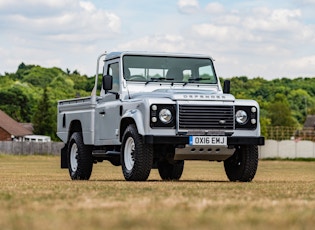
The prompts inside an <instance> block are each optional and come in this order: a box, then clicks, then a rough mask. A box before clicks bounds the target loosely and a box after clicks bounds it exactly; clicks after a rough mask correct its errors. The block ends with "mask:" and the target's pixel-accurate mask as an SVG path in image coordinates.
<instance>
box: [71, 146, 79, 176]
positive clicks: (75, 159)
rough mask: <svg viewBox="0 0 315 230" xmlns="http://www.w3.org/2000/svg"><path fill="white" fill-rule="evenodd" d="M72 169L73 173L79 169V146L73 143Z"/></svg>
mask: <svg viewBox="0 0 315 230" xmlns="http://www.w3.org/2000/svg"><path fill="white" fill-rule="evenodd" d="M70 167H71V170H72V171H73V172H75V171H77V169H78V146H77V144H76V143H73V145H72V146H71V150H70Z"/></svg>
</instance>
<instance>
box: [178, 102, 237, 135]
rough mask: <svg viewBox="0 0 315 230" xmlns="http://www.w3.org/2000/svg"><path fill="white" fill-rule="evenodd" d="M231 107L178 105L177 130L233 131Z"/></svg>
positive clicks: (232, 110) (232, 111)
mask: <svg viewBox="0 0 315 230" xmlns="http://www.w3.org/2000/svg"><path fill="white" fill-rule="evenodd" d="M233 127H234V108H233V106H218V105H217V106H205V105H179V129H180V130H182V129H186V130H188V129H194V130H195V129H197V130H200V129H202V130H233Z"/></svg>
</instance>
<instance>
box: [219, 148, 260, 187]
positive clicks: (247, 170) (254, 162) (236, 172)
mask: <svg viewBox="0 0 315 230" xmlns="http://www.w3.org/2000/svg"><path fill="white" fill-rule="evenodd" d="M257 167H258V147H257V145H244V146H238V147H237V148H236V151H235V153H234V154H233V155H232V156H231V157H230V158H228V159H227V160H225V161H224V168H225V172H226V175H227V177H228V178H229V180H230V181H241V182H250V181H252V179H254V176H255V174H256V171H257Z"/></svg>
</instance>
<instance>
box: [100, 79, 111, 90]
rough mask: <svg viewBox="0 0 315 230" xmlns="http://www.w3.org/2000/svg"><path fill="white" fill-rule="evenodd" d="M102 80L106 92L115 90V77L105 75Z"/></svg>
mask: <svg viewBox="0 0 315 230" xmlns="http://www.w3.org/2000/svg"><path fill="white" fill-rule="evenodd" d="M102 80H103V89H104V90H105V91H108V90H111V89H112V88H113V76H111V75H104V76H103V79H102Z"/></svg>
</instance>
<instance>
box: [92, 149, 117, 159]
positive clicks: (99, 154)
mask: <svg viewBox="0 0 315 230" xmlns="http://www.w3.org/2000/svg"><path fill="white" fill-rule="evenodd" d="M92 156H93V157H101V158H108V157H120V152H119V151H105V150H94V151H93V152H92Z"/></svg>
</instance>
